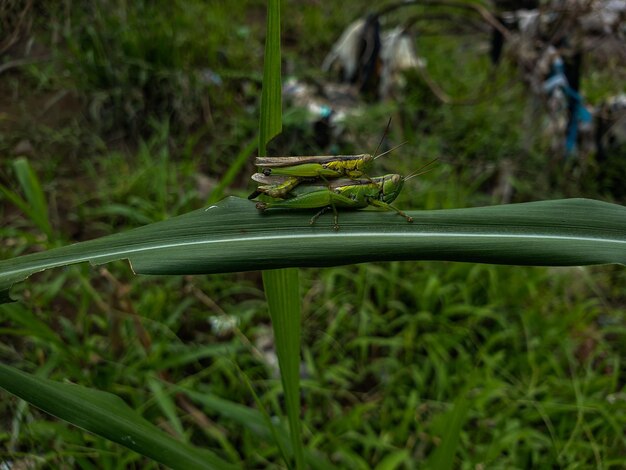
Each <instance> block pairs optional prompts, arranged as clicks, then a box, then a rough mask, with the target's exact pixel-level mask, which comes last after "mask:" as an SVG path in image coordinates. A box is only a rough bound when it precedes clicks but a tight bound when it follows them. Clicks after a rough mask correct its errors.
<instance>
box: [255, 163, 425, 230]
mask: <svg viewBox="0 0 626 470" xmlns="http://www.w3.org/2000/svg"><path fill="white" fill-rule="evenodd" d="M413 176H415V175H413ZM263 177H264V175H262V174H260V173H257V174H256V175H254V176H253V179H255V181H259V182H266V183H268V184H269V185H270V186H271V183H272V182H274V181H275V180H273V179H266V180H263ZM410 177H411V176H408V177H406V178H404V177H402V176H401V175H397V174H388V175H385V176H378V177H373V178H370V179H361V180H351V179H338V180H334V181H332V182H331V183H329V184H328V185H327V186H326V185H323V184H321V183H320V182H319V181H317V182H315V183H304V184H302V185H301V187H299V188H298V189H297V190H296V191H292V192H291V193H290V194H289V195H290V196H291V197H289V198H288V199H285V200H275V201H269V202H257V204H256V208H257V209H259V210H260V211H265V210H267V209H273V208H285V209H318V208H321V210H320V211H319V212H318V213H317V214H315V215H314V216H313V217H312V218H311V221H310V224H311V225H313V224H314V223H315V221H316V220H317V219H318V218H319V217H320V216H321V215H322V214H324V213H325V212H327V211H328V210H330V209H332V211H333V214H334V218H333V229H334V230H339V223H338V220H339V215H338V213H337V208H346V209H362V208H365V207H368V206H374V207H380V208H382V209H385V210H393V211H395V212H397V213H398V214H399V215H401V216H402V217H404V218H405V219H406V221H407V222H413V218H412V217H410V216H408V215H407V214H405V213H404V212H402V211H401V210H400V209H398V208H396V207H394V206H392V205H391V203H392V202H393V201H394V200H395V199H396V198H397V197H398V194H400V191H401V190H402V186H403V185H404V182H405V181H406V180H407V179H409V178H410ZM265 178H267V177H265ZM278 184H280V181H279V183H278Z"/></svg>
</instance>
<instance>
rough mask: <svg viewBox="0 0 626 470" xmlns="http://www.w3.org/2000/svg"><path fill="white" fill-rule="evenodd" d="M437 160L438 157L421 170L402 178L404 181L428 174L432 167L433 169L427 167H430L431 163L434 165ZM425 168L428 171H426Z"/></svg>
mask: <svg viewBox="0 0 626 470" xmlns="http://www.w3.org/2000/svg"><path fill="white" fill-rule="evenodd" d="M437 160H439V157H437V158H435V159H433V160H431V161H429V162H428V163H427V164H426V165H423V166H422V167H421V168H418V169H417V170H415V171H414V172H413V173H410V174H409V175H407V176H406V177H405V178H404V181H407V180H410V179H411V178H415V177H416V176H419V175H423V174H424V173H428V172H429V171H430V170H432V169H433V168H434V167H433V168H428V167H429V166H430V165H432V164H433V163H435V162H436V161H437ZM426 168H428V169H427V170H426Z"/></svg>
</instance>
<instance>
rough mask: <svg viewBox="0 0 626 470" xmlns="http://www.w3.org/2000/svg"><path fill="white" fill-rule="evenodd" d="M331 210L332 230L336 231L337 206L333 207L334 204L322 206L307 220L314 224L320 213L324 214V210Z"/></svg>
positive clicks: (337, 222)
mask: <svg viewBox="0 0 626 470" xmlns="http://www.w3.org/2000/svg"><path fill="white" fill-rule="evenodd" d="M331 209H332V211H333V230H334V231H335V232H336V231H337V230H339V214H338V212H337V208H336V207H335V205H334V204H331V205H329V206H326V207H324V208H322V210H320V211H319V212H318V213H317V214H315V215H314V216H313V217H311V220H310V221H309V224H310V225H314V224H315V222H317V219H319V218H320V217H321V216H322V215H324V214H325V213H326V212H328V211H329V210H331Z"/></svg>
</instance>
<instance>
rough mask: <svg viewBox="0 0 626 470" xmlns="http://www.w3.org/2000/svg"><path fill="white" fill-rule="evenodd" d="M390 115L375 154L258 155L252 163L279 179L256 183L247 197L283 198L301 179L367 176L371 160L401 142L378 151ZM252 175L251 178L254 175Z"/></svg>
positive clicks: (357, 177)
mask: <svg viewBox="0 0 626 470" xmlns="http://www.w3.org/2000/svg"><path fill="white" fill-rule="evenodd" d="M390 124H391V119H390V120H389V122H388V123H387V128H386V129H385V133H384V134H383V137H382V138H381V140H380V142H379V144H378V147H377V148H376V151H375V152H374V155H371V154H369V153H362V154H358V155H315V156H289V157H257V158H256V159H255V162H254V163H255V165H256V166H257V167H259V168H261V171H262V173H263V175H265V176H280V177H284V178H282V179H280V182H274V183H273V184H266V185H263V186H259V188H258V189H257V190H256V191H255V192H253V193H252V194H251V195H250V196H249V197H248V199H254V198H255V197H257V196H259V195H260V194H266V195H268V196H270V197H273V198H277V199H284V198H286V197H288V194H289V193H290V192H291V191H292V190H293V189H294V188H295V187H296V186H298V185H299V184H300V183H304V182H311V181H312V180H313V181H314V180H316V179H321V180H322V181H324V182H328V180H329V179H335V178H349V179H353V180H358V179H359V178H366V179H368V180H370V178H369V176H367V175H366V174H365V170H366V169H367V168H369V167H370V166H371V165H372V162H373V161H374V160H376V159H377V158H380V157H382V156H384V155H386V154H388V153H389V152H392V151H393V150H395V149H397V148H398V147H400V146H401V145H404V144H400V145H398V146H396V147H394V148H392V149H390V150H387V151H386V152H383V153H381V154H380V155H377V154H378V150H379V149H380V146H381V144H382V143H383V139H384V138H385V135H386V134H387V132H388V131H389V126H390ZM253 179H254V178H253Z"/></svg>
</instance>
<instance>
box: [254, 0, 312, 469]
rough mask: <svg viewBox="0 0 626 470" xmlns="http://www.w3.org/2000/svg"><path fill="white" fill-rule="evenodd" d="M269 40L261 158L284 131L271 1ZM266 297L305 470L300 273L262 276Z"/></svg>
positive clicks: (274, 0) (272, 2)
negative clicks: (301, 388)
mask: <svg viewBox="0 0 626 470" xmlns="http://www.w3.org/2000/svg"><path fill="white" fill-rule="evenodd" d="M267 5H268V8H267V36H266V39H265V58H264V64H263V91H262V95H261V116H260V122H259V156H264V155H266V146H267V143H268V142H269V141H270V140H271V139H272V138H273V137H275V136H276V135H278V134H280V132H281V130H282V97H281V91H282V84H281V64H280V62H281V56H280V0H268V4H267ZM263 285H264V287H265V296H266V298H267V303H268V307H269V311H270V316H271V318H272V327H273V329H274V339H275V341H276V354H277V355H278V362H279V365H280V376H281V380H282V384H283V390H284V393H285V407H286V412H287V418H288V421H289V429H290V431H291V432H290V434H291V442H292V446H293V452H294V457H295V466H296V468H298V469H301V468H304V452H303V448H302V440H301V437H300V436H301V429H300V370H299V369H300V296H299V280H298V270H297V269H294V268H290V269H279V270H272V271H264V272H263Z"/></svg>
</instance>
